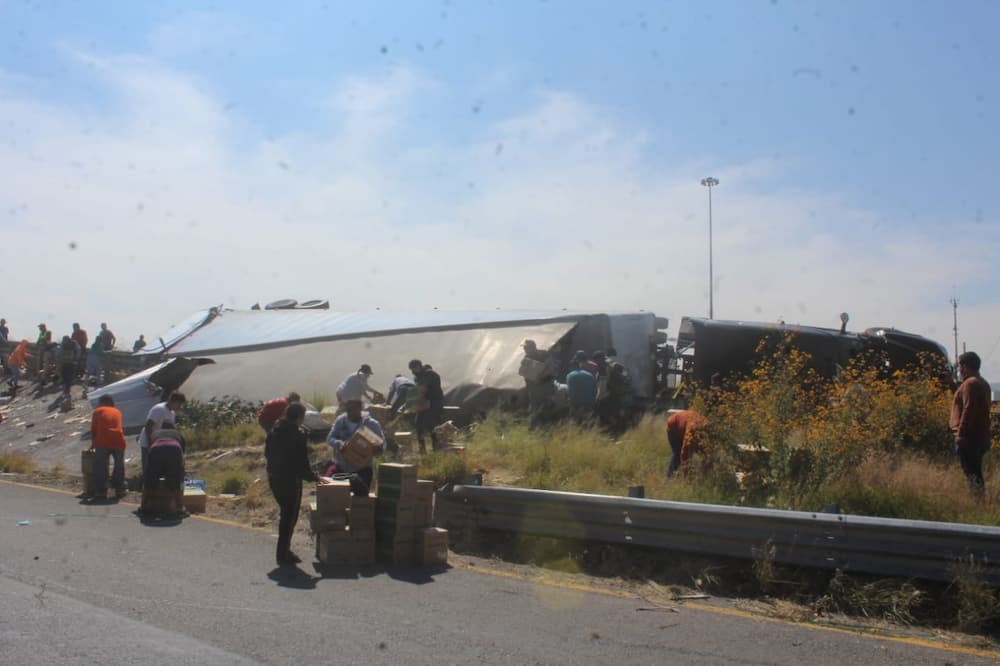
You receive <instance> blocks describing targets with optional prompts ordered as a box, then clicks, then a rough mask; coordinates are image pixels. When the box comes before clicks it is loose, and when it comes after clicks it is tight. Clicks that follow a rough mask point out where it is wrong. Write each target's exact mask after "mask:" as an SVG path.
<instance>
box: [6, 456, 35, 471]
mask: <svg viewBox="0 0 1000 666" xmlns="http://www.w3.org/2000/svg"><path fill="white" fill-rule="evenodd" d="M34 468H35V463H34V462H33V461H32V459H31V456H29V455H27V454H25V453H10V452H5V453H0V472H8V473H12V474H27V473H28V472H30V471H32V470H33V469H34Z"/></svg>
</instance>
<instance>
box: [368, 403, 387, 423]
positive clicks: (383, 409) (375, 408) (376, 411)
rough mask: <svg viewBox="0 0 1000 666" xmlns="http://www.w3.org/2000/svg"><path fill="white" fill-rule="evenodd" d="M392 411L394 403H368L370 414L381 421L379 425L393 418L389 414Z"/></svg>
mask: <svg viewBox="0 0 1000 666" xmlns="http://www.w3.org/2000/svg"><path fill="white" fill-rule="evenodd" d="M391 412H392V405H368V414H369V416H371V417H372V418H373V419H375V420H376V421H378V422H379V425H384V424H386V423H388V422H389V421H390V420H391V417H390V416H389V414H390V413H391Z"/></svg>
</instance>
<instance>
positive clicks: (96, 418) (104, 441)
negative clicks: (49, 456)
mask: <svg viewBox="0 0 1000 666" xmlns="http://www.w3.org/2000/svg"><path fill="white" fill-rule="evenodd" d="M90 437H91V440H90V446H91V448H92V449H93V450H94V499H96V500H104V499H107V496H108V458H109V457H110V458H112V459H114V463H115V467H114V471H113V472H112V474H111V484H112V485H113V486H114V488H115V499H121V498H122V497H123V496H124V495H125V431H124V429H122V413H121V412H120V411H118V409H117V408H116V407H115V400H114V398H112V397H111V396H110V395H102V396H101V397H100V399H99V400H98V401H97V409H95V410H94V413H93V414H92V415H91V417H90Z"/></svg>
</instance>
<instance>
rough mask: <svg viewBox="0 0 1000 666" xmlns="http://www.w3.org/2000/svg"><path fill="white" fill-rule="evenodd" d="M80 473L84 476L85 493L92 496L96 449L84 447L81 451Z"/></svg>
mask: <svg viewBox="0 0 1000 666" xmlns="http://www.w3.org/2000/svg"><path fill="white" fill-rule="evenodd" d="M80 474H81V475H82V477H83V495H84V497H91V496H93V494H94V450H93V449H84V450H83V451H81V452H80Z"/></svg>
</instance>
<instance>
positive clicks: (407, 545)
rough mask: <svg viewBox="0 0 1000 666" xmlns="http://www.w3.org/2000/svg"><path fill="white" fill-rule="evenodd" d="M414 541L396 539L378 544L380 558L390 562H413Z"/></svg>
mask: <svg viewBox="0 0 1000 666" xmlns="http://www.w3.org/2000/svg"><path fill="white" fill-rule="evenodd" d="M414 543H415V542H414V541H413V540H412V539H411V540H410V541H395V542H392V543H390V544H380V545H379V546H378V556H379V559H380V560H382V561H383V562H386V563H388V564H413V554H414Z"/></svg>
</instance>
